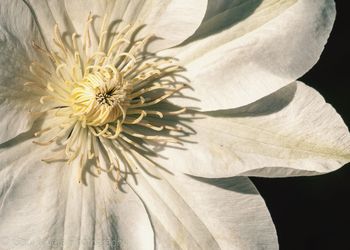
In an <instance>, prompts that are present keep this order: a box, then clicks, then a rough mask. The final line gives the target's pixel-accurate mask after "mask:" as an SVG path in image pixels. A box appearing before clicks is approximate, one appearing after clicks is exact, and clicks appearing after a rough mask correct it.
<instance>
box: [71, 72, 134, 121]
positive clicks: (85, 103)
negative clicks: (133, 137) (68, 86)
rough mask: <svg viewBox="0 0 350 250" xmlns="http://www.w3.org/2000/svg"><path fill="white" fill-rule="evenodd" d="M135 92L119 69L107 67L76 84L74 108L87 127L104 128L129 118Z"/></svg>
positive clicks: (73, 96)
mask: <svg viewBox="0 0 350 250" xmlns="http://www.w3.org/2000/svg"><path fill="white" fill-rule="evenodd" d="M131 92H132V85H131V84H130V83H128V82H127V81H125V80H124V79H123V76H122V75H121V73H120V72H118V71H117V69H115V68H112V67H108V68H107V67H103V68H101V69H97V70H96V72H93V73H90V74H88V75H87V76H86V77H85V78H84V79H83V80H82V81H80V82H78V83H76V84H75V86H74V89H73V90H72V99H73V100H74V102H73V105H72V107H73V110H74V112H75V115H76V116H77V117H78V119H79V120H80V121H81V122H82V124H83V126H84V127H85V126H86V125H88V126H102V125H105V124H107V123H110V122H114V121H117V120H118V118H120V117H122V116H123V115H125V113H126V111H127V107H128V104H129V102H130V100H129V96H130V93H131Z"/></svg>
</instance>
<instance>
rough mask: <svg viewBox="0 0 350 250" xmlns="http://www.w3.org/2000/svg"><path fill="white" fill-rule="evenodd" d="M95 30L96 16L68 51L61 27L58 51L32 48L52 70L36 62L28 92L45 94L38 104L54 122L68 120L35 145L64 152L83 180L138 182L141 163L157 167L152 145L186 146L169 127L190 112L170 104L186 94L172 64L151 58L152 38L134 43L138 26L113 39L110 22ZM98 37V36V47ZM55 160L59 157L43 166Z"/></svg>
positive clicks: (56, 41)
mask: <svg viewBox="0 0 350 250" xmlns="http://www.w3.org/2000/svg"><path fill="white" fill-rule="evenodd" d="M93 23H94V22H93V18H92V15H91V14H90V15H89V17H88V20H87V21H86V25H85V28H84V30H83V32H82V34H81V36H79V35H78V34H77V33H73V34H72V35H71V37H70V40H71V41H69V43H67V42H66V41H65V40H64V39H62V36H61V32H60V30H59V28H58V25H55V27H54V44H55V45H56V49H57V50H56V51H47V50H46V49H44V48H42V47H40V46H39V45H37V44H36V43H33V47H34V49H35V50H37V51H38V53H40V54H41V55H42V56H44V57H46V58H47V59H48V60H49V61H50V62H51V63H52V65H53V66H52V67H50V66H47V67H46V66H44V64H41V63H38V62H33V63H32V65H31V66H30V70H31V72H32V74H33V78H35V79H36V80H31V81H28V82H27V83H26V84H25V87H30V88H33V90H34V89H36V90H37V91H40V93H42V97H41V98H40V100H39V101H40V103H41V104H42V105H46V106H47V110H48V111H47V112H46V115H48V117H54V119H64V123H62V124H63V125H62V124H58V125H57V124H56V125H54V126H49V127H44V128H42V129H41V130H40V131H37V132H36V133H35V135H36V136H38V137H41V136H44V135H45V139H42V140H40V139H41V138H39V139H38V140H35V141H34V143H36V144H38V145H49V144H53V143H54V142H56V143H57V146H60V145H61V147H64V150H63V151H62V153H64V155H65V157H64V158H63V159H62V160H67V162H68V164H70V165H72V166H75V165H77V166H78V167H77V169H78V170H79V171H80V174H79V176H80V178H81V179H80V180H82V179H83V175H84V174H85V173H86V172H88V171H89V172H95V173H97V174H100V173H102V172H106V173H108V174H110V175H111V176H114V177H113V178H114V180H115V181H119V180H125V179H126V178H127V176H128V175H131V176H132V177H133V178H136V177H135V171H137V169H138V167H141V168H145V166H140V162H141V161H145V162H147V164H148V165H149V166H152V167H159V166H158V165H157V164H156V163H154V162H153V161H152V160H151V159H150V158H149V156H148V155H156V154H157V153H156V152H153V151H152V149H151V148H150V146H149V145H154V144H155V143H158V144H159V145H160V146H163V145H164V144H166V143H181V141H180V139H179V137H178V136H176V135H174V134H173V132H176V133H180V132H181V131H182V128H181V127H179V126H178V125H176V124H171V123H169V122H165V121H166V118H167V117H168V116H177V115H180V114H182V113H183V112H185V110H186V109H184V108H180V109H175V110H174V109H169V106H171V105H169V104H168V102H167V99H168V98H170V97H171V96H173V95H175V94H176V93H177V92H179V91H181V89H182V88H184V87H185V85H184V84H183V83H180V81H178V80H177V74H178V73H179V72H181V70H182V68H181V67H179V66H178V65H176V64H175V63H174V62H175V60H173V59H165V58H162V57H157V56H155V55H152V54H148V53H146V52H145V50H146V46H147V43H148V42H149V41H150V38H151V36H148V37H146V38H144V39H139V40H134V39H135V37H137V32H138V29H139V26H138V25H124V27H123V28H122V29H120V30H119V32H118V31H114V30H112V29H110V28H111V26H112V24H111V26H108V17H107V16H105V17H104V18H103V21H102V25H101V27H100V29H99V31H98V32H96V29H95V27H94V26H93ZM92 34H99V35H98V39H97V42H96V41H94V40H93V39H92V38H93V37H92ZM69 44H70V45H69ZM93 50H95V51H93ZM164 104H165V105H164ZM52 131H56V132H55V134H53V133H54V132H52ZM57 131H58V132H57ZM50 133H51V134H52V136H51V135H50ZM58 140H59V141H58ZM59 152H61V151H59ZM57 160H60V159H59V157H58V155H57V153H56V155H52V156H51V157H48V158H46V159H43V161H44V162H47V163H50V162H54V161H57ZM141 165H142V164H141ZM91 168H94V169H95V170H93V169H91Z"/></svg>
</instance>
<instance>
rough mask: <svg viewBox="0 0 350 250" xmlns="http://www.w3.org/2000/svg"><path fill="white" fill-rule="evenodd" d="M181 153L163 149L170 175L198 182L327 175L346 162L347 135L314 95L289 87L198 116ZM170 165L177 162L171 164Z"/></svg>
mask: <svg viewBox="0 0 350 250" xmlns="http://www.w3.org/2000/svg"><path fill="white" fill-rule="evenodd" d="M190 121H191V122H186V121H184V123H186V124H187V125H188V126H190V127H191V128H192V129H193V131H194V133H193V134H192V135H191V136H189V137H188V138H186V140H187V141H189V142H188V143H185V144H184V148H185V150H182V151H181V150H178V149H175V148H171V147H167V148H165V149H164V151H163V152H162V153H161V154H162V156H164V157H166V159H158V160H159V161H161V165H162V166H163V167H166V168H167V169H169V170H177V171H179V170H182V171H184V172H187V173H189V174H192V175H196V176H206V177H224V176H235V175H256V176H267V177H278V176H279V177H282V176H298V175H312V174H321V173H327V172H330V171H333V170H336V169H338V168H340V167H341V166H342V165H344V164H346V163H347V162H349V161H350V134H349V130H348V128H347V127H346V125H345V124H344V122H343V120H342V119H341V117H340V116H339V115H338V114H337V113H336V111H335V110H334V109H333V108H332V107H331V105H329V104H327V103H326V102H325V100H324V99H323V98H322V96H321V95H320V94H319V93H318V92H317V91H315V90H314V89H312V88H310V87H307V86H306V85H304V84H303V83H300V82H298V83H293V84H290V85H288V86H286V87H284V88H283V89H281V90H279V91H277V92H276V93H274V94H271V95H270V96H267V97H265V98H263V99H261V100H258V101H256V102H255V103H253V104H250V105H248V106H245V107H242V108H238V109H231V110H226V111H217V112H208V113H205V114H200V113H197V114H196V115H194V116H193V117H192V118H191V119H190ZM173 159H176V160H175V161H174V160H173Z"/></svg>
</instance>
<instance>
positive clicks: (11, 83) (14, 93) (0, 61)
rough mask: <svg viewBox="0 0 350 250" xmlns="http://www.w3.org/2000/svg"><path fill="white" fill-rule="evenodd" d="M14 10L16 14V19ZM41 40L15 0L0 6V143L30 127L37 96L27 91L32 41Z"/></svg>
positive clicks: (27, 13) (28, 12)
mask: <svg viewBox="0 0 350 250" xmlns="http://www.w3.org/2000/svg"><path fill="white" fill-rule="evenodd" d="M13 13H18V16H21V18H17V16H14V15H13ZM34 39H35V40H38V42H40V36H39V32H38V30H37V29H36V28H35V25H34V23H33V20H32V18H31V13H30V11H29V10H28V8H27V7H26V6H25V4H23V3H22V4H21V3H19V2H18V1H2V2H1V5H0V116H1V120H0V143H2V142H4V141H7V140H9V139H11V138H13V137H15V136H16V135H18V134H19V133H22V132H24V131H26V130H28V129H30V127H31V125H32V123H33V121H34V119H35V118H36V115H35V114H33V113H29V111H38V110H39V109H40V107H38V106H39V105H38V104H39V102H38V96H37V95H36V94H35V93H30V92H28V89H26V88H25V86H24V83H25V82H27V81H30V74H29V65H30V57H32V59H33V60H34V59H35V58H36V57H35V56H34V54H33V53H32V48H31V42H32V40H34Z"/></svg>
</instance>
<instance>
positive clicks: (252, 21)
mask: <svg viewBox="0 0 350 250" xmlns="http://www.w3.org/2000/svg"><path fill="white" fill-rule="evenodd" d="M254 2H256V1H246V2H244V3H242V4H239V5H237V6H234V7H233V9H230V10H228V11H227V13H223V14H222V16H219V17H218V18H217V20H216V19H215V18H214V17H213V18H212V21H210V20H209V21H208V23H209V24H208V27H203V26H201V28H200V29H202V31H201V32H202V33H203V34H207V33H208V34H212V33H213V31H215V27H217V26H219V27H218V29H220V28H222V27H221V26H220V25H221V24H222V22H224V21H227V20H226V19H228V20H229V17H230V16H232V15H234V14H235V13H237V15H238V16H242V15H243V14H242V13H241V12H242V11H248V12H251V11H252V8H249V5H252V4H254ZM294 2H295V1H294V0H285V1H277V0H265V1H263V2H262V3H261V4H260V5H259V6H258V7H257V9H256V10H255V11H254V13H253V14H252V15H250V16H249V17H248V18H246V19H244V20H243V21H241V22H238V23H237V24H235V25H233V26H232V27H230V28H227V29H224V30H223V31H221V32H219V33H217V34H212V35H210V36H207V37H204V38H203V39H199V38H201V37H200V35H202V34H199V38H198V39H197V40H194V41H192V42H190V43H188V44H187V45H186V46H184V47H179V48H175V49H174V51H165V52H164V54H166V52H167V54H168V55H169V54H170V55H174V56H176V57H178V58H179V59H180V61H181V62H182V64H183V65H184V66H185V68H186V70H187V73H185V76H187V77H188V78H189V79H190V81H191V83H190V85H191V86H192V87H193V90H185V91H184V92H183V93H184V94H185V95H188V96H191V97H193V98H192V99H190V98H188V99H175V100H174V103H176V104H178V105H180V106H193V107H199V108H201V109H202V110H218V109H228V108H235V107H239V106H243V105H246V104H249V103H251V102H253V101H256V100H257V99H259V98H262V97H264V96H266V95H268V94H270V93H272V92H274V91H276V90H278V89H279V88H281V87H283V86H285V85H287V84H289V83H291V82H293V81H295V80H296V79H297V78H299V77H300V76H302V75H303V74H304V73H305V72H307V71H308V70H309V69H310V68H311V67H312V66H313V65H314V64H315V63H316V62H317V60H318V58H319V56H320V54H321V52H322V50H323V48H324V45H325V43H326V41H327V38H328V36H329V33H330V31H331V28H332V25H333V22H334V17H335V7H334V2H333V1H332V0H316V1H310V0H300V1H297V2H296V3H295V4H293V3H294ZM253 7H254V6H253ZM194 98H197V99H199V101H196V100H195V99H194Z"/></svg>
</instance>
